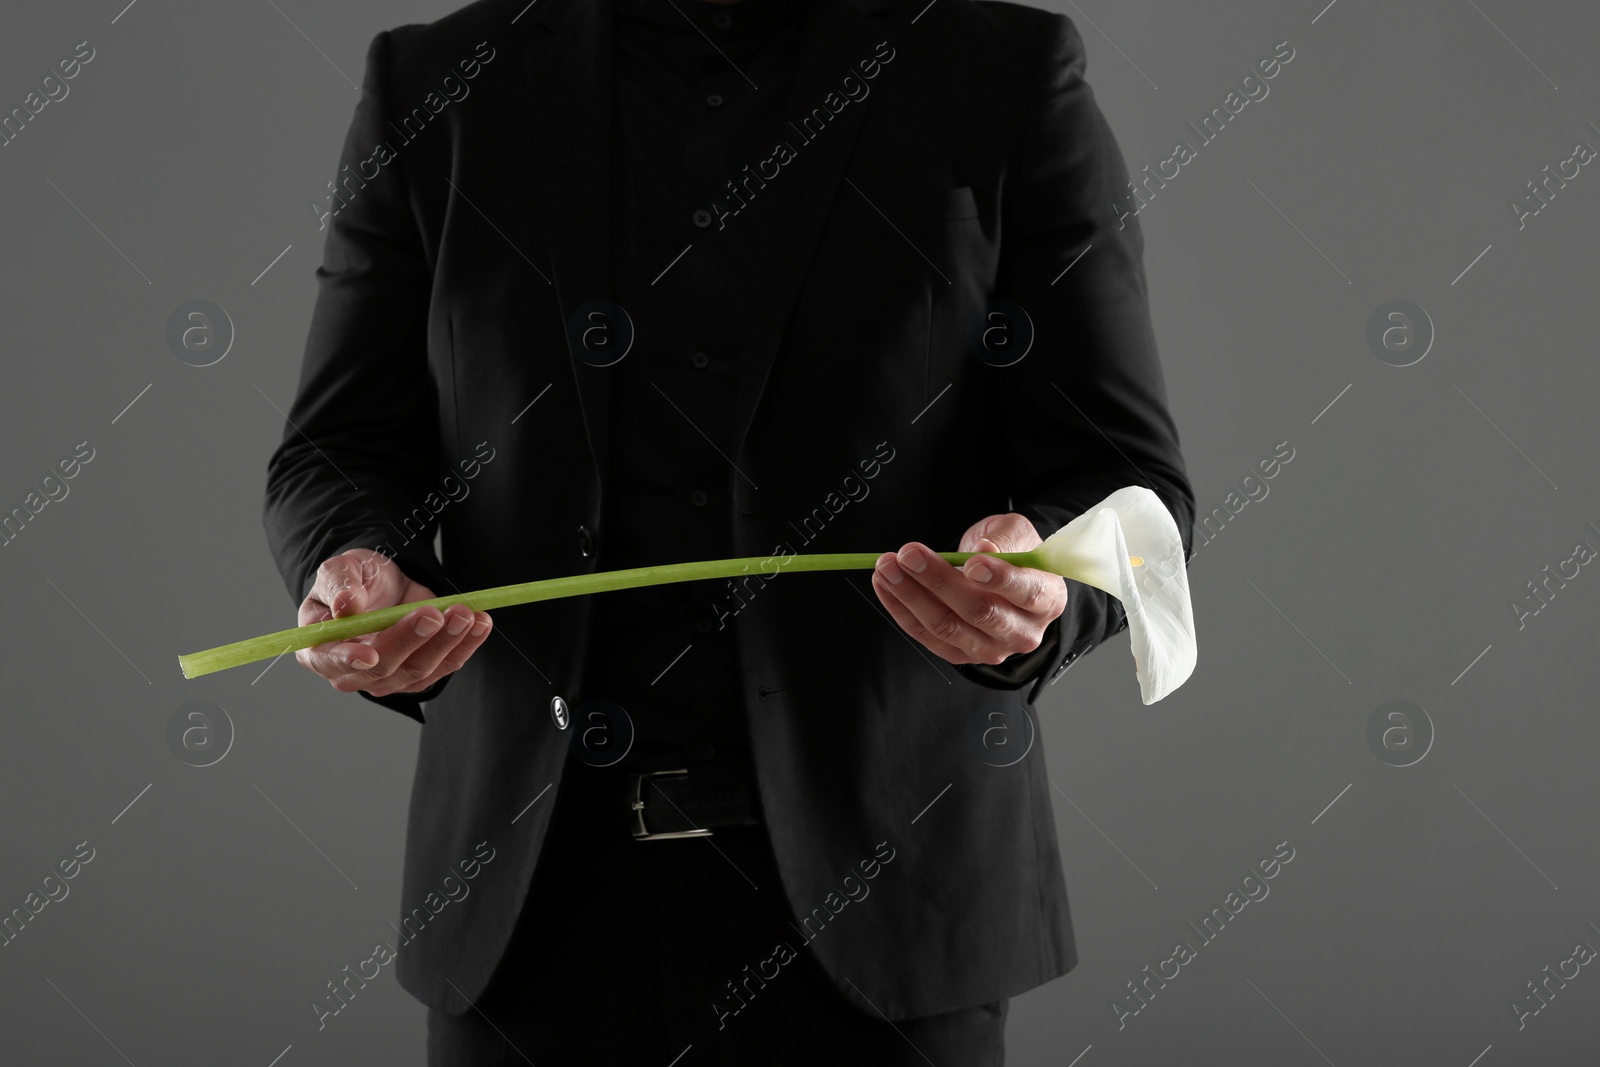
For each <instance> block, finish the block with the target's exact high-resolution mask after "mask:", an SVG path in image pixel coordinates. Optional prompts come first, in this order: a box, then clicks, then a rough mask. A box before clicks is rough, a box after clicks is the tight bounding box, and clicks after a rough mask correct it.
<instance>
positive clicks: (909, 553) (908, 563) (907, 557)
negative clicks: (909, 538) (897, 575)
mask: <svg viewBox="0 0 1600 1067" xmlns="http://www.w3.org/2000/svg"><path fill="white" fill-rule="evenodd" d="M897 558H898V559H899V561H900V564H901V566H904V567H908V568H910V569H911V570H913V571H916V572H917V573H918V574H921V573H922V572H923V571H925V570H927V569H928V557H927V555H926V554H924V553H923V551H922V549H920V548H908V549H906V550H904V551H903V552H901V553H900V555H899V556H898V557H897Z"/></svg>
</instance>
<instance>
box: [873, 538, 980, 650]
mask: <svg viewBox="0 0 1600 1067" xmlns="http://www.w3.org/2000/svg"><path fill="white" fill-rule="evenodd" d="M886 555H887V556H888V557H889V562H888V564H887V566H889V567H893V566H895V564H894V563H893V559H894V554H893V553H886ZM908 581H909V580H907V579H902V582H908ZM909 584H915V583H909ZM898 588H899V587H898V586H895V585H893V584H891V582H890V581H889V579H888V578H887V577H885V573H884V571H882V570H876V571H874V572H873V574H872V591H873V592H875V593H877V594H878V601H879V603H881V604H882V605H883V607H884V610H886V611H888V613H889V616H890V617H891V618H893V619H894V621H895V623H896V624H898V625H899V627H900V628H901V629H902V630H904V631H905V632H906V634H907V636H909V637H910V638H911V639H912V640H914V641H916V642H917V643H918V644H920V645H922V646H923V647H924V648H926V649H927V650H928V651H930V652H932V653H933V654H934V655H936V656H938V657H939V658H940V659H943V660H946V661H948V662H950V663H969V662H971V660H972V656H971V654H970V653H968V652H967V650H966V649H963V648H957V647H956V646H955V645H952V644H950V643H949V642H948V641H942V640H940V639H939V638H937V637H935V636H934V635H933V634H932V633H931V632H930V631H929V630H928V628H927V627H926V626H924V625H923V624H922V620H921V619H919V618H917V616H916V615H915V614H914V613H913V612H912V610H911V609H910V608H909V607H907V606H906V604H905V602H904V601H903V600H901V599H900V595H899V592H898Z"/></svg>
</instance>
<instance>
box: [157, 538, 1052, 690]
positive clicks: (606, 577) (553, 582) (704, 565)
mask: <svg viewBox="0 0 1600 1067" xmlns="http://www.w3.org/2000/svg"><path fill="white" fill-rule="evenodd" d="M882 554H883V553H881V552H818V553H810V554H802V555H791V556H783V557H779V556H746V557H744V558H742V559H713V560H703V561H701V562H698V563H667V564H661V565H659V566H655V567H630V568H628V569H626V570H618V571H599V572H596V573H594V574H574V575H569V576H567V577H564V578H545V579H543V580H541V581H537V582H523V583H521V584H519V585H501V586H496V587H495V588H493V589H480V590H479V591H477V592H475V593H456V594H453V595H451V596H441V597H434V598H433V599H432V600H416V601H412V602H411V603H409V604H397V605H395V606H394V607H392V608H379V609H378V610H377V611H366V612H362V613H361V614H359V615H346V616H344V617H343V618H338V619H328V620H326V621H324V622H314V623H312V624H310V625H309V626H296V627H295V628H293V629H291V630H280V631H278V632H277V633H273V634H265V635H263V636H261V637H252V638H250V639H249V640H246V641H236V642H234V643H233V644H231V645H220V646H218V647H217V648H208V649H206V650H205V651H204V652H191V653H189V654H188V655H186V656H179V657H178V665H179V666H180V667H181V668H183V676H184V677H185V678H198V677H200V676H201V675H204V674H212V673H214V672H216V671H223V670H227V669H228V668H229V667H242V666H244V665H245V664H246V663H256V662H259V661H260V660H264V659H270V658H272V657H275V656H281V655H283V654H284V653H285V652H290V651H295V650H298V649H302V648H311V647H312V646H313V645H320V644H324V643H326V642H328V641H347V640H349V639H350V638H352V637H360V636H362V635H363V634H370V633H376V632H378V631H379V630H385V629H388V628H389V627H390V626H393V625H394V624H395V623H396V622H398V621H400V620H401V619H403V618H405V617H406V616H407V615H409V614H410V613H411V612H413V611H415V610H416V609H417V608H420V607H422V606H424V605H429V606H432V607H436V608H438V609H439V610H440V611H443V610H444V609H445V608H448V607H449V606H450V605H452V604H465V605H467V606H468V607H470V608H472V609H473V610H474V611H492V610H494V609H496V608H505V607H510V606H512V605H513V604H531V603H533V602H534V601H538V600H555V599H558V598H560V597H568V596H581V595H583V594H585V593H604V592H608V591H610V590H612V589H631V588H635V587H637V586H644V585H666V584H668V583H670V582H692V581H698V580H701V579H706V578H731V577H735V576H737V575H740V574H752V573H754V574H760V575H764V576H765V575H770V574H774V573H778V572H780V571H845V570H871V569H872V568H873V567H874V566H876V565H877V562H878V557H879V556H881V555H882ZM976 555H991V556H994V557H995V558H996V559H1002V560H1005V561H1006V562H1007V563H1011V564H1014V565H1016V566H1018V567H1034V566H1038V561H1037V560H1036V559H1035V558H1034V554H1033V553H1032V552H989V553H979V552H940V553H939V556H940V558H942V559H944V560H945V561H946V562H948V563H951V564H953V565H955V566H960V565H961V564H963V563H965V562H966V561H967V560H968V559H970V558H971V557H973V556H976ZM774 562H776V563H777V569H776V571H775V570H772V569H771V568H772V566H773V563H774ZM762 564H765V565H766V568H767V569H762Z"/></svg>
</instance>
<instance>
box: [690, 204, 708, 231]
mask: <svg viewBox="0 0 1600 1067" xmlns="http://www.w3.org/2000/svg"><path fill="white" fill-rule="evenodd" d="M689 219H690V221H692V222H693V223H694V224H695V226H697V227H699V228H700V229H702V230H703V229H705V228H706V227H707V226H710V225H711V223H712V221H713V219H712V218H711V212H709V211H707V210H706V209H705V208H699V209H698V210H696V211H695V213H694V214H693V215H690V216H689Z"/></svg>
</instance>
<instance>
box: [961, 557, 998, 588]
mask: <svg viewBox="0 0 1600 1067" xmlns="http://www.w3.org/2000/svg"><path fill="white" fill-rule="evenodd" d="M967 577H968V578H971V579H972V580H973V581H975V582H987V581H988V580H989V579H990V578H992V577H994V568H992V567H990V566H989V564H987V563H985V562H984V561H983V560H982V559H974V560H969V561H968V562H967Z"/></svg>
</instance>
